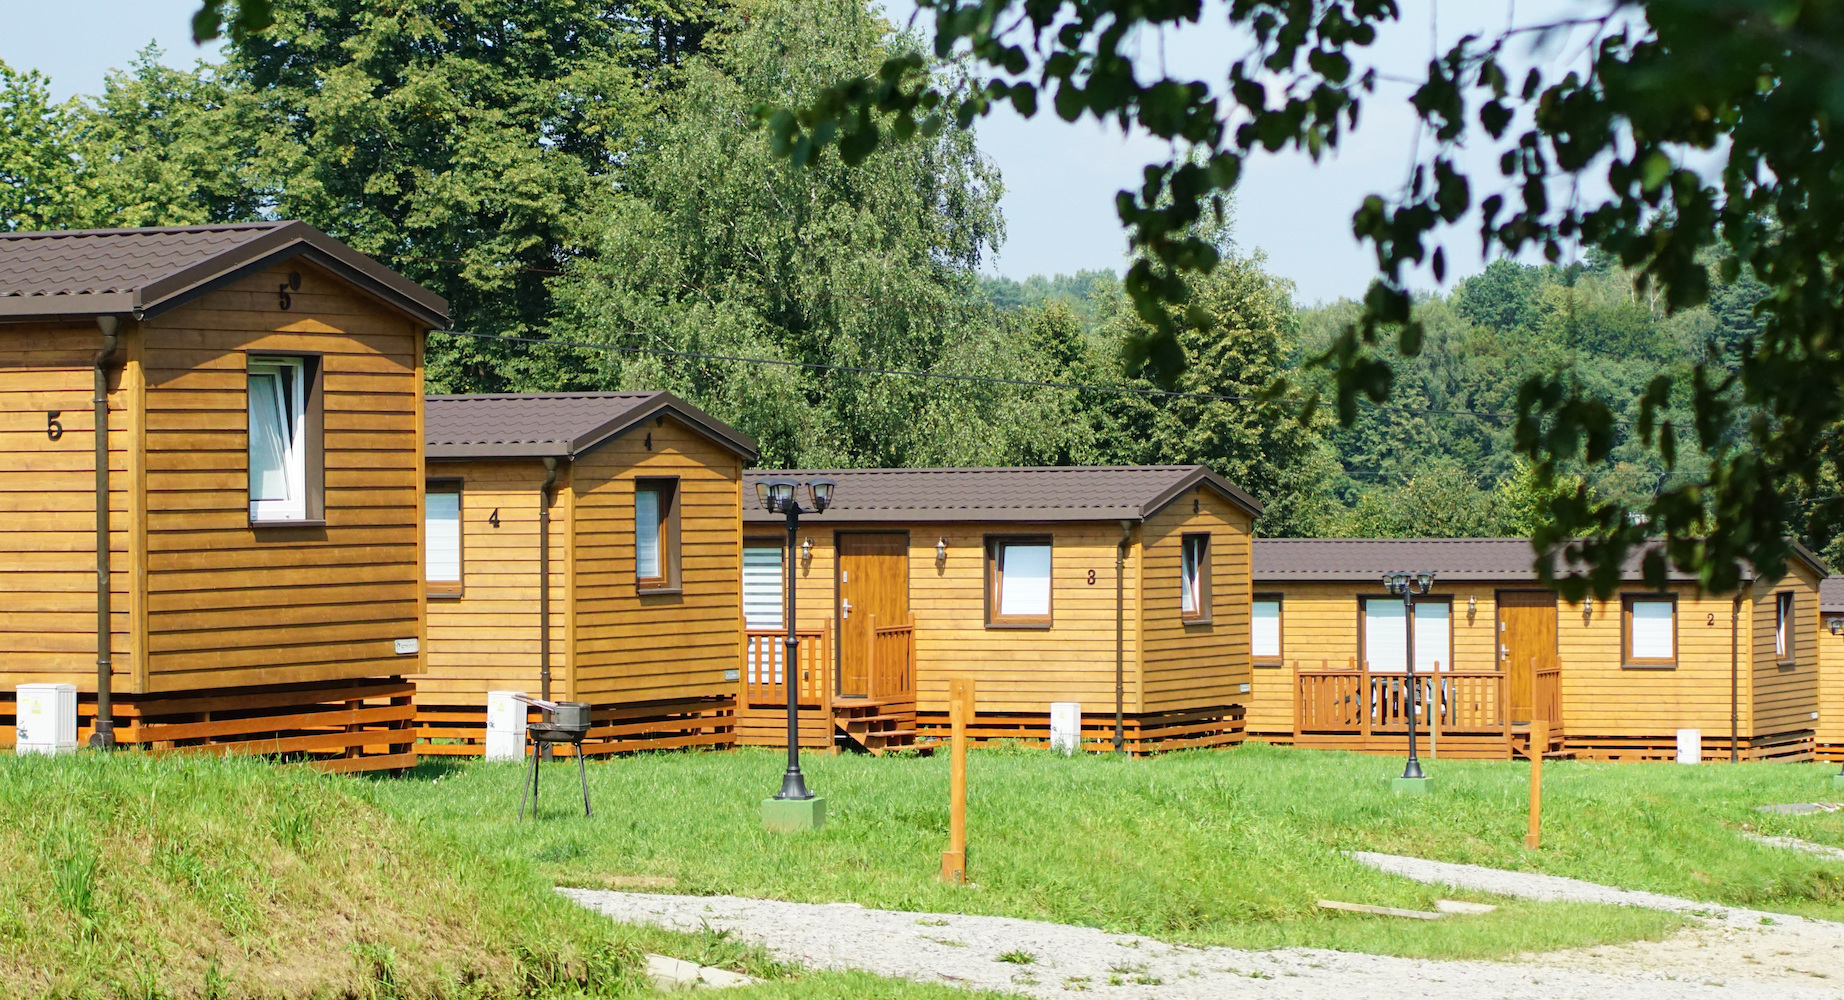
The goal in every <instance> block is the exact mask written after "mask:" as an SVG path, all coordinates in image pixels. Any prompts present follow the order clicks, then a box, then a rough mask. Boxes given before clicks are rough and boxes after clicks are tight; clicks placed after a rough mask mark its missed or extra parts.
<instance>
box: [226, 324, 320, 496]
mask: <svg viewBox="0 0 1844 1000" xmlns="http://www.w3.org/2000/svg"><path fill="white" fill-rule="evenodd" d="M318 376H319V364H318V359H316V358H308V357H281V356H267V355H263V356H257V355H252V356H251V357H250V358H249V359H248V361H247V362H246V368H245V378H246V382H245V385H246V396H247V405H248V411H249V424H248V431H249V436H248V445H249V502H250V520H251V521H252V522H254V523H272V522H283V523H286V522H291V521H309V520H318V519H319V518H321V517H322V516H324V509H323V501H322V497H321V493H322V491H321V489H320V484H321V480H322V469H323V467H324V459H323V456H322V455H321V454H320V451H321V448H320V416H321V414H320V398H319V397H320V393H319V381H320V380H319V377H318Z"/></svg>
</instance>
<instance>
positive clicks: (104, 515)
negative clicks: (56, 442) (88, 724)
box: [90, 316, 121, 750]
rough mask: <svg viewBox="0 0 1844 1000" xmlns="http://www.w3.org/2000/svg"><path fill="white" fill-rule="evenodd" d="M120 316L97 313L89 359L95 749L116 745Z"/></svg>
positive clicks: (107, 748) (92, 742) (91, 741)
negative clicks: (112, 419) (112, 510)
mask: <svg viewBox="0 0 1844 1000" xmlns="http://www.w3.org/2000/svg"><path fill="white" fill-rule="evenodd" d="M120 324H121V320H120V319H118V318H117V317H114V316H98V317H96V328H97V329H99V330H101V331H102V350H99V351H97V352H96V360H95V361H93V362H91V364H92V366H93V367H94V368H95V369H96V395H95V399H94V400H93V401H92V402H93V403H94V405H95V407H96V424H95V426H96V430H95V433H94V434H93V435H92V436H93V437H95V439H96V725H95V728H94V729H93V730H92V731H91V733H90V746H91V747H92V748H94V749H97V750H112V749H114V748H115V712H114V705H113V699H112V697H111V695H112V694H113V691H112V690H111V687H112V685H113V683H114V680H115V676H114V674H115V649H114V645H115V636H114V633H113V627H112V624H111V622H110V615H111V612H112V610H113V609H112V608H111V607H110V600H111V598H112V594H111V592H110V587H111V582H110V580H109V362H110V360H111V359H112V358H113V356H114V354H115V348H116V336H115V331H116V328H117V327H118V326H119V325H120Z"/></svg>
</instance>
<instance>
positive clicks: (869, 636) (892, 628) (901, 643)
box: [864, 614, 916, 700]
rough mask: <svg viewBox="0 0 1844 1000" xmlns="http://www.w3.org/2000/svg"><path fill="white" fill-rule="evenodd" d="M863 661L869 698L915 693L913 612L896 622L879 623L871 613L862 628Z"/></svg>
mask: <svg viewBox="0 0 1844 1000" xmlns="http://www.w3.org/2000/svg"><path fill="white" fill-rule="evenodd" d="M865 644H866V647H867V648H866V649H865V661H864V662H865V663H867V664H869V665H870V666H869V669H868V671H867V672H868V673H869V675H870V683H869V689H868V690H867V691H866V692H865V694H866V695H867V696H868V697H870V698H871V699H872V700H876V699H879V698H901V697H903V696H905V695H908V696H913V695H914V694H915V693H916V616H915V615H913V614H912V615H910V616H909V617H908V620H907V621H904V622H901V623H899V624H890V625H880V624H878V621H877V616H876V615H872V616H871V621H870V627H869V628H867V629H866V630H865Z"/></svg>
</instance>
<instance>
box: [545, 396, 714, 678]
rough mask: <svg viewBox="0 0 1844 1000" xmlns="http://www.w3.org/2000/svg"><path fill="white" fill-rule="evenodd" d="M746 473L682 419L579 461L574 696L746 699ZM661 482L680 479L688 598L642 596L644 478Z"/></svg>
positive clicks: (575, 476) (575, 475)
mask: <svg viewBox="0 0 1844 1000" xmlns="http://www.w3.org/2000/svg"><path fill="white" fill-rule="evenodd" d="M649 435H651V440H652V449H651V450H648V448H647V445H646V442H647V440H648V437H649ZM742 475H743V472H742V462H741V461H740V460H739V459H738V458H737V456H736V454H735V453H734V452H732V451H730V450H728V449H727V448H724V447H722V446H720V445H717V444H715V443H713V442H712V441H711V440H710V439H708V438H706V437H705V436H704V435H703V434H701V433H699V432H698V431H696V430H694V429H692V428H691V427H688V426H686V425H685V424H682V423H680V422H678V421H677V420H674V419H672V418H670V417H668V418H666V420H665V422H664V423H663V424H658V425H656V424H655V423H654V422H652V421H648V422H647V423H646V424H645V425H644V426H641V427H636V428H634V429H633V430H630V431H628V432H627V433H625V434H623V435H621V436H620V437H619V438H616V439H615V440H613V441H610V442H608V443H607V444H604V445H602V446H601V447H599V448H597V449H595V450H594V451H592V452H591V453H589V454H588V455H584V456H582V457H581V458H579V459H577V461H576V467H575V469H574V470H573V471H572V474H571V483H572V488H573V491H574V504H575V534H574V538H573V543H572V544H573V551H572V553H571V564H572V568H571V570H570V574H571V579H570V583H571V586H572V587H573V588H574V596H573V598H572V600H573V602H574V606H575V611H574V617H573V636H572V638H571V640H570V643H569V645H570V646H571V647H572V654H573V656H574V658H575V659H574V667H573V672H572V673H571V675H570V691H569V694H568V697H570V698H573V699H576V700H579V701H589V702H596V703H609V702H638V701H656V700H664V699H671V698H700V697H724V696H729V695H733V694H735V693H736V686H737V682H736V681H734V680H726V679H725V674H726V672H727V671H731V670H736V669H737V668H738V664H739V663H740V662H741V660H742V640H743V596H742V558H743V552H742V533H741V531H740V528H741V525H742ZM649 477H677V479H678V481H679V486H678V499H677V501H676V502H677V503H678V511H679V540H680V565H681V582H682V584H683V586H682V587H681V589H680V592H679V593H676V594H644V595H643V594H641V593H639V592H638V591H637V590H636V589H635V578H634V480H635V479H636V478H649Z"/></svg>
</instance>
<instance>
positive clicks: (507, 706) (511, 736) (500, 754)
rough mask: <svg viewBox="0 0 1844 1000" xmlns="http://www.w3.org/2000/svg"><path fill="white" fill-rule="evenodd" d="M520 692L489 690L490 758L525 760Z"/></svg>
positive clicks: (488, 731)
mask: <svg viewBox="0 0 1844 1000" xmlns="http://www.w3.org/2000/svg"><path fill="white" fill-rule="evenodd" d="M521 694H523V692H520V691H488V692H487V752H486V757H487V759H488V760H524V759H525V716H526V713H527V711H528V709H527V708H526V706H525V703H524V702H522V701H519V700H518V698H519V696H520V695H521Z"/></svg>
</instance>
